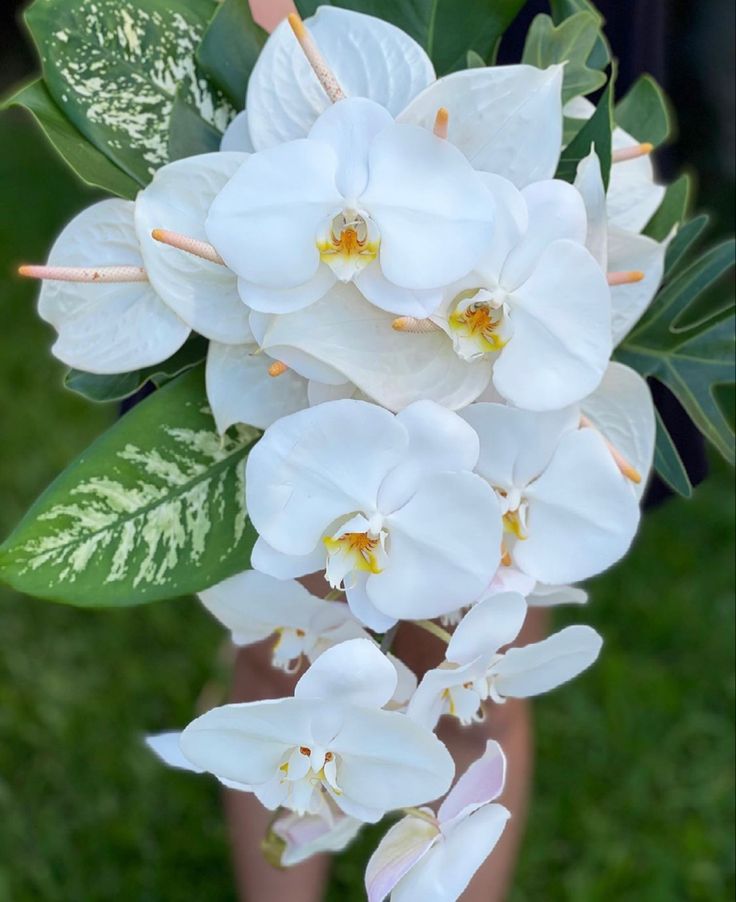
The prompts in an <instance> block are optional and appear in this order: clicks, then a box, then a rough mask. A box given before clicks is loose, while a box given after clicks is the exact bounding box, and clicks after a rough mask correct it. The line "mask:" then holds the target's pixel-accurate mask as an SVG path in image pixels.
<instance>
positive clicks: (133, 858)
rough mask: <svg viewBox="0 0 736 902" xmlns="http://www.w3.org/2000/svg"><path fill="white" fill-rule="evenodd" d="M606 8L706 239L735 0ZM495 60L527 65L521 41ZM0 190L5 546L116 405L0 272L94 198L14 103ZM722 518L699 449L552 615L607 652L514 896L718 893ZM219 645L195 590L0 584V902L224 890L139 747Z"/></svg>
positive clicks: (544, 762)
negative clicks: (65, 357)
mask: <svg viewBox="0 0 736 902" xmlns="http://www.w3.org/2000/svg"><path fill="white" fill-rule="evenodd" d="M172 2H173V0H172ZM23 5H24V4H22V3H15V2H12V0H4V2H3V3H2V6H1V8H0V50H1V53H2V57H1V65H0V73H1V75H0V90H2V92H3V93H7V91H8V89H9V88H10V87H11V86H12V85H13V84H15V83H16V82H17V81H19V80H21V79H23V78H25V77H27V76H28V75H29V74H31V73H32V72H33V71H34V68H35V65H36V64H35V60H34V58H33V55H32V53H31V51H30V49H29V47H28V44H27V40H26V37H25V35H24V34H23V32H22V29H20V28H18V26H17V21H18V14H19V11H20V8H21V7H22V6H23ZM599 5H600V4H599ZM608 6H609V7H610V9H607V10H606V12H607V14H608V17H609V24H610V37H611V41H612V44H613V49H614V52H615V53H616V54H617V55H621V56H623V66H622V79H623V81H624V84H625V83H626V82H628V83H630V82H631V80H632V79H633V77H635V76H636V74H638V73H639V72H641V71H644V70H648V71H652V72H653V73H654V74H655V75H656V76H658V77H659V78H660V80H662V81H663V82H664V84H665V87H666V88H667V89H668V90H669V92H670V94H671V95H672V97H673V99H674V103H675V107H676V108H677V110H678V115H679V122H680V131H679V138H678V140H677V142H676V144H675V145H674V146H673V147H672V148H670V149H669V150H668V151H666V153H665V155H664V157H663V158H662V159H661V160H660V166H661V168H662V169H663V170H666V174H667V175H668V176H672V175H673V174H676V173H677V172H678V171H680V170H681V169H682V168H683V166H687V167H693V168H694V169H696V170H697V171H698V173H699V176H700V191H699V203H700V205H701V206H703V207H705V208H707V209H709V210H710V211H711V212H712V213H713V214H714V219H715V229H714V234H715V233H717V232H724V231H729V230H731V229H732V228H733V187H734V168H733V165H734V163H733V161H734V109H733V106H734V100H733V85H734V57H733V34H734V4H733V2H732V0H700V2H699V3H697V4H693V3H690V2H684V0H682V2H680V0H671V2H654V0H641V2H639V0H629V2H626V3H620V2H619V3H618V4H614V3H610V4H608ZM532 12H533V10H532V9H531V8H530V9H529V10H528V11H526V12H525V13H524V15H523V19H522V21H521V22H520V23H519V24H518V25H517V28H516V31H517V32H522V31H523V29H524V26H525V24H526V23H528V21H529V18H530V16H531V13H532ZM504 53H505V56H506V58H507V61H508V60H509V59H510V60H512V61H513V60H514V59H518V48H517V49H516V56H514V38H513V36H512V37H511V38H510V39H509V41H508V43H507V45H506V47H505V50H504ZM0 185H1V186H2V194H1V195H0V196H1V198H2V202H1V204H0V211H1V213H0V318H1V319H0V322H2V327H1V328H0V537H2V538H4V537H5V536H6V535H7V534H8V532H9V531H10V530H11V528H12V527H13V526H14V525H15V524H16V523H17V521H18V520H19V518H20V517H21V515H22V514H23V513H24V511H25V510H26V508H27V507H28V506H29V505H30V503H31V502H32V501H33V500H34V498H35V497H36V496H37V495H38V494H39V493H40V491H41V490H42V489H43V488H44V487H45V486H46V485H47V483H49V482H50V481H51V479H52V478H53V477H54V476H55V475H56V474H57V473H58V472H59V471H60V470H61V469H63V468H64V467H65V466H66V465H67V464H68V463H69V462H70V461H71V460H72V458H73V457H75V456H76V455H77V454H78V453H79V452H81V451H82V450H83V449H84V448H85V447H86V445H87V444H88V443H89V442H90V441H91V440H92V439H93V438H95V436H97V435H98V434H99V433H100V432H101V431H102V430H103V429H104V428H105V427H106V426H107V425H108V424H109V423H110V422H111V421H112V420H113V419H114V417H115V416H116V414H117V411H116V410H115V409H113V408H111V407H109V406H108V407H104V406H94V405H92V404H90V403H88V402H85V401H83V400H82V399H81V398H79V397H77V396H75V395H73V394H70V393H69V392H66V391H64V390H63V389H62V385H61V380H62V376H63V367H62V366H61V365H60V364H58V363H57V362H55V361H54V360H53V359H52V358H51V356H50V355H49V353H48V349H49V347H50V344H51V342H52V333H51V330H50V329H49V328H48V327H47V326H45V324H43V323H42V322H41V321H40V320H39V319H38V317H37V315H36V313H35V309H34V296H35V289H34V286H33V285H29V284H27V283H26V284H24V283H21V282H20V281H19V280H18V279H16V278H15V276H14V275H13V273H14V269H15V267H16V266H17V264H18V263H20V262H27V261H42V260H43V259H45V256H46V253H47V251H48V248H49V246H50V244H51V242H52V240H53V238H54V236H55V235H56V234H57V233H58V231H59V230H60V228H61V226H62V225H63V224H64V223H65V222H66V221H67V220H68V219H69V218H70V217H71V216H72V215H73V214H74V213H75V212H77V211H78V210H79V209H80V208H82V207H84V206H87V205H88V204H89V203H91V202H92V201H93V200H94V199H95V195H94V194H93V193H92V192H90V191H89V190H86V189H83V188H82V186H80V184H79V183H78V182H76V181H75V179H74V177H73V176H72V175H70V174H69V172H68V171H67V170H66V169H65V168H64V166H63V164H61V163H60V162H59V161H58V160H57V159H56V158H55V156H54V155H53V153H52V152H51V151H50V150H49V149H48V148H47V146H46V145H45V143H44V140H43V139H42V137H41V134H40V132H39V131H37V130H36V128H35V127H34V126H33V124H32V123H31V122H30V121H29V119H28V118H27V117H25V116H24V115H23V114H21V113H17V112H3V113H2V114H1V115H0ZM696 456H697V455H696ZM698 466H699V465H698ZM733 510H734V491H733V478H732V472H731V471H729V470H728V469H727V468H726V467H725V465H723V464H722V462H721V461H720V460H718V459H716V458H715V457H713V456H711V457H710V466H709V474H708V476H707V478H706V480H705V482H704V483H703V484H702V485H701V486H700V487H699V488H698V489H697V491H696V493H695V497H694V499H693V500H691V501H684V500H682V499H679V498H678V499H672V500H669V501H667V502H666V503H664V505H660V506H658V507H657V508H656V509H654V510H652V511H650V512H648V513H647V514H646V516H645V518H644V521H643V525H642V528H641V533H640V535H639V538H638V541H637V542H636V544H635V546H634V550H633V552H632V553H631V554H630V555H629V557H627V558H626V560H625V561H624V562H623V563H622V564H621V565H619V566H618V567H616V568H615V569H614V570H613V571H611V572H610V573H608V574H606V575H605V576H603V577H602V578H599V579H596V580H594V581H592V582H591V584H590V585H589V586H588V588H589V589H590V591H591V595H592V600H591V603H590V605H589V607H588V608H587V610H583V611H582V612H581V611H579V610H577V611H574V612H570V613H568V612H561V613H560V615H559V616H558V621H559V624H560V625H564V624H565V623H567V622H571V621H572V620H574V619H581V618H582V619H583V620H585V621H587V622H590V623H591V624H592V625H593V626H595V627H596V628H597V629H599V630H600V631H601V632H602V633H603V635H604V637H605V640H606V644H605V647H604V652H603V655H602V658H601V660H600V661H599V663H598V664H597V666H596V667H594V668H593V669H592V670H591V671H589V672H588V673H586V674H585V675H584V676H583V677H582V678H580V679H578V680H577V681H576V682H575V683H574V684H572V685H570V686H568V687H565V688H564V689H563V690H561V691H559V692H557V693H553V694H552V695H550V696H548V697H545V698H543V699H541V700H540V701H539V702H538V703H537V704H536V730H537V742H538V765H537V773H536V785H535V794H534V802H533V806H532V812H531V818H530V826H529V831H528V834H527V837H526V841H525V844H524V848H523V850H522V857H521V861H520V867H519V873H518V878H517V882H516V887H515V890H514V892H513V893H512V896H511V899H512V902H526V900H535V902H537V900H545V902H546V900H553V902H554V900H575V902H595V900H613V899H619V898H624V899H635V900H638V902H642V900H643V902H660V900H662V902H668V900H708V902H713V900H730V899H732V898H733V896H734V851H733V842H732V828H731V825H732V822H733V788H734V786H733V755H734V748H733V731H732V712H733V702H734V677H733V670H734V668H733V653H734V648H733V608H734V606H733V575H734V574H733V569H734V561H733ZM222 642H223V636H222V633H221V631H220V629H219V628H218V627H217V626H216V625H215V624H214V623H213V621H212V620H211V619H210V618H209V617H208V616H207V615H206V614H205V613H204V611H203V610H202V609H201V608H200V607H199V606H198V605H197V603H196V602H195V601H193V600H191V599H182V600H178V601H172V602H164V603H159V604H154V605H151V606H148V607H144V608H140V609H136V608H133V609H128V610H118V611H105V612H99V613H95V612H91V611H77V610H73V609H68V608H64V607H60V606H55V605H52V604H48V603H44V602H40V601H36V600H34V599H31V598H24V597H20V596H18V595H17V594H15V593H13V592H10V591H8V590H5V589H2V588H0V902H6V900H7V902H26V900H42V902H47V900H48V902H51V900H64V902H66V900H75V902H76V900H84V902H97V900H110V899H113V898H116V899H130V900H141V902H143V900H152V902H159V900H166V902H177V900H189V899H195V898H207V899H218V900H232V899H234V893H233V885H232V880H231V875H230V865H229V859H228V855H229V851H228V847H227V840H226V835H225V830H224V824H223V821H222V817H221V811H220V806H219V800H218V790H217V787H216V785H215V783H214V781H212V780H208V779H205V778H195V777H193V776H188V775H185V774H180V773H175V772H172V771H169V770H166V769H164V768H162V767H161V766H159V765H158V764H157V763H156V762H155V761H154V760H153V759H152V758H151V756H150V755H149V754H147V752H146V751H145V750H144V749H143V747H142V745H141V737H142V735H143V734H144V733H146V732H155V731H157V730H161V729H165V728H173V727H177V726H182V725H184V724H186V723H187V722H188V721H189V720H190V719H191V717H192V716H193V714H194V713H195V710H194V709H195V700H197V699H198V697H200V696H201V694H202V692H203V691H204V692H206V693H207V696H208V698H211V699H212V700H213V701H214V702H217V701H218V698H217V697H216V696H217V693H218V692H219V691H223V692H224V691H225V683H226V679H227V669H226V664H225V662H224V659H223V651H222ZM378 832H380V831H378ZM376 839H377V831H375V830H373V831H367V832H366V834H365V837H364V838H363V840H362V841H361V842H360V843H359V844H358V845H357V846H354V847H352V848H351V849H350V850H349V851H348V852H347V853H345V854H344V855H342V856H341V857H340V858H338V859H337V860H336V862H335V866H334V877H333V882H332V887H331V891H330V896H329V899H330V902H338V900H341V902H344V900H353V899H355V900H358V899H360V898H362V888H361V887H362V874H363V868H364V864H365V861H366V859H367V856H368V855H369V854H370V851H371V848H372V846H373V845H374V844H375V841H376Z"/></svg>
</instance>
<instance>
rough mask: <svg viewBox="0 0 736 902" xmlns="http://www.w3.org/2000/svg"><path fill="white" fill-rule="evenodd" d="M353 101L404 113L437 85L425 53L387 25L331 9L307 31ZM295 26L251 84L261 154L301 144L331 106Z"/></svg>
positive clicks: (279, 37) (282, 31) (271, 46)
mask: <svg viewBox="0 0 736 902" xmlns="http://www.w3.org/2000/svg"><path fill="white" fill-rule="evenodd" d="M304 24H305V25H306V26H307V28H308V29H309V31H310V32H311V33H312V36H313V38H314V40H315V42H316V44H317V46H318V47H319V49H320V52H321V53H322V55H323V56H324V58H325V59H326V61H327V64H328V65H329V67H330V69H331V70H332V71H333V72H334V73H335V76H336V77H337V80H338V82H339V84H340V85H341V87H342V88H343V90H344V91H345V94H346V95H347V96H348V97H368V98H370V99H371V100H374V101H376V102H377V103H380V104H381V106H384V107H386V109H388V111H389V112H390V113H391V114H392V115H394V116H395V115H396V114H397V113H399V112H400V111H401V110H402V109H403V108H404V107H405V106H406V104H407V103H408V102H409V101H410V100H411V99H412V98H413V97H414V96H415V95H416V94H418V93H419V92H420V91H421V90H422V89H423V88H425V87H426V86H427V85H428V84H430V83H431V82H432V81H434V77H435V76H434V69H433V68H432V63H431V61H430V59H429V57H428V56H427V54H426V53H425V52H424V50H423V49H422V48H421V47H420V46H419V44H417V43H416V41H414V40H412V38H410V37H409V35H408V34H406V33H405V32H403V31H401V30H400V29H399V28H396V26H394V25H391V24H389V23H388V22H384V21H383V20H382V19H378V18H374V17H373V16H366V15H363V14H361V13H356V12H352V11H350V10H343V9H339V8H335V7H331V6H323V7H320V8H319V9H318V10H317V13H316V15H315V16H313V17H312V18H309V19H307V20H306V21H305V23H304ZM329 103H330V101H329V100H328V98H327V95H326V94H325V92H324V90H323V88H322V86H321V85H320V84H319V82H318V81H317V78H316V76H315V74H314V72H313V71H312V68H311V66H310V65H309V63H308V62H307V60H306V58H305V56H304V53H303V52H302V50H301V48H300V47H299V45H298V44H297V41H296V38H295V37H294V34H293V32H292V30H291V27H290V26H289V24H288V23H287V22H282V23H281V24H280V25H279V26H278V28H276V29H275V31H274V32H273V34H272V35H271V37H270V38H269V39H268V41H267V42H266V45H265V47H264V48H263V50H262V51H261V54H260V56H259V57H258V62H257V63H256V65H255V67H254V69H253V72H252V73H251V77H250V81H249V82H248V98H247V107H248V113H249V117H250V124H251V131H252V134H253V140H254V142H255V144H256V146H257V147H258V149H259V150H261V149H263V148H265V147H271V146H273V145H275V144H280V143H281V142H282V141H289V140H291V139H293V138H300V137H303V136H304V135H306V134H307V132H308V131H309V129H310V127H311V125H312V123H313V122H314V121H315V120H316V119H317V117H318V116H319V115H320V114H321V113H323V112H324V111H325V110H326V109H327V108H328V106H329Z"/></svg>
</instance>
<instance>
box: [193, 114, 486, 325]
mask: <svg viewBox="0 0 736 902" xmlns="http://www.w3.org/2000/svg"><path fill="white" fill-rule="evenodd" d="M492 221H493V204H492V202H491V201H490V199H489V197H488V194H487V192H486V191H485V189H484V186H483V183H482V181H481V179H480V177H479V176H478V175H477V173H475V172H474V171H473V169H472V167H471V166H470V164H469V163H468V162H467V160H465V158H464V157H463V155H462V154H461V153H460V152H459V151H458V150H457V149H456V148H454V147H453V146H452V145H450V144H449V142H447V141H443V140H442V139H440V138H438V137H437V136H435V135H434V134H433V133H432V132H431V131H428V130H426V129H423V128H419V127H418V126H414V125H396V124H395V123H394V120H393V119H392V117H391V115H390V114H389V113H388V112H387V111H386V110H385V109H384V108H383V107H381V106H379V105H378V104H376V103H374V102H373V101H371V100H366V99H362V98H347V99H345V100H342V101H340V102H338V103H335V104H333V105H332V106H330V107H329V108H328V109H327V110H326V112H324V113H323V114H322V115H321V116H320V118H319V119H318V120H317V121H316V122H315V124H314V125H313V126H312V129H311V131H310V133H309V136H308V137H307V138H302V139H299V140H296V141H290V142H288V143H286V144H280V145H277V146H275V147H271V148H268V149H267V150H264V151H261V152H259V153H255V154H251V155H250V156H248V157H247V158H246V159H245V161H244V163H243V164H242V165H241V167H240V168H239V169H238V171H237V172H236V173H235V175H234V176H233V177H232V179H231V180H230V181H229V182H228V184H227V185H226V186H225V187H224V188H223V190H222V191H221V192H220V193H219V194H218V195H217V197H216V198H215V200H214V203H213V204H212V206H211V208H210V211H209V216H208V218H207V223H206V229H207V234H208V237H209V240H210V241H211V242H212V244H213V245H214V247H215V248H216V250H217V252H218V253H219V254H220V256H221V257H222V258H223V260H224V261H225V263H226V264H227V265H228V267H229V268H230V269H231V270H233V271H234V272H235V273H237V275H238V276H239V288H240V293H241V296H242V298H243V299H244V301H245V302H246V303H247V304H248V305H249V306H250V307H252V308H253V309H255V310H261V311H264V312H266V313H270V312H272V313H286V312H288V311H290V310H297V309H300V308H302V307H306V306H308V305H309V304H312V303H314V302H315V301H316V300H319V298H321V297H322V296H324V294H325V293H326V292H327V291H328V290H329V288H330V287H331V286H332V285H333V284H334V283H335V282H336V281H343V282H349V281H353V282H354V283H355V284H356V285H357V286H358V287H359V288H360V290H361V291H362V293H363V294H364V295H365V296H366V297H367V298H368V300H369V301H370V302H371V303H373V304H375V305H376V306H378V307H381V308H383V309H386V310H390V311H391V312H395V313H400V314H407V315H412V316H416V315H419V316H423V315H427V314H428V313H430V312H432V310H433V309H434V308H435V307H436V306H437V304H438V303H439V300H440V295H439V290H440V289H441V288H443V287H444V286H445V285H448V284H449V283H450V282H453V281H455V280H456V279H459V278H462V276H464V275H466V274H467V273H468V272H469V271H470V270H471V269H472V268H473V266H474V265H475V263H476V261H477V259H478V258H479V256H480V254H481V252H482V250H483V248H484V247H485V246H486V245H487V243H488V241H489V240H490V238H491V235H492Z"/></svg>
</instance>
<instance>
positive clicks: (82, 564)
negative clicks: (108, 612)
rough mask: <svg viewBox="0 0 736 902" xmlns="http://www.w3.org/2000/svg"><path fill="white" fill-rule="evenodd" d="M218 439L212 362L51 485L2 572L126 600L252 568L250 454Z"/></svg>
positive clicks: (42, 590) (241, 445)
mask: <svg viewBox="0 0 736 902" xmlns="http://www.w3.org/2000/svg"><path fill="white" fill-rule="evenodd" d="M258 435H259V433H258V432H257V430H255V429H252V428H250V427H240V428H239V429H238V430H237V431H235V432H233V433H231V434H228V435H226V436H224V437H222V438H221V437H220V436H219V435H218V434H217V432H216V430H215V425H214V421H213V419H212V415H211V413H210V411H209V408H208V406H207V398H206V394H205V388H204V372H203V367H201V366H200V367H197V368H196V369H195V370H191V371H190V372H188V373H185V374H184V375H183V376H180V377H179V378H178V379H176V380H175V381H173V382H171V383H169V385H167V386H165V387H164V388H162V389H161V390H160V391H157V392H155V393H154V394H153V395H151V397H150V398H148V399H147V400H145V401H143V402H142V403H141V404H140V405H138V406H137V407H135V408H134V409H133V410H132V411H131V412H130V413H128V414H126V415H125V416H124V417H123V418H122V419H121V420H119V421H118V422H117V423H116V424H115V425H114V426H113V427H112V429H110V430H109V432H107V433H106V434H105V435H103V436H102V437H101V438H100V439H98V440H97V441H96V442H95V443H94V444H93V445H92V446H91V447H90V448H89V449H88V450H87V451H85V452H84V453H83V454H82V456H81V457H79V458H78V459H77V460H76V461H75V462H74V463H73V464H71V466H70V467H69V468H68V469H67V470H65V471H64V473H62V474H61V476H59V477H58V479H57V480H56V481H55V482H54V483H52V485H51V486H50V487H49V488H48V489H47V490H46V492H45V493H44V494H43V495H42V496H41V498H40V499H39V500H38V501H37V502H36V503H35V504H34V505H33V507H32V508H31V510H30V511H29V512H28V514H27V515H26V516H25V518H24V519H23V521H22V522H21V524H20V526H18V528H17V529H16V530H15V532H14V533H13V534H12V535H11V536H10V538H8V539H7V541H6V542H5V543H4V544H3V545H2V547H0V579H3V580H4V581H5V582H7V583H9V584H10V585H11V586H13V587H14V588H15V589H17V590H19V591H21V592H25V593H27V594H29V595H36V596H38V597H40V598H47V599H50V600H53V601H59V602H63V603H66V604H73V605H80V606H83V607H116V606H125V605H133V604H142V603H144V602H150V601H156V600H158V599H162V598H171V597H175V596H178V595H183V594H188V593H191V592H197V591H200V590H201V589H204V588H206V587H207V586H211V585H213V584H214V583H216V582H219V581H220V580H222V579H224V578H226V577H227V576H231V575H232V574H234V573H236V572H238V571H239V570H243V569H245V568H247V567H248V564H249V561H250V552H251V548H252V547H253V543H254V541H255V538H256V534H255V531H254V530H253V528H252V526H251V525H250V522H249V520H248V518H247V515H246V511H245V486H244V479H245V477H244V473H245V458H246V456H247V454H248V451H249V449H250V447H251V445H252V444H253V442H254V441H255V440H256V439H257V437H258Z"/></svg>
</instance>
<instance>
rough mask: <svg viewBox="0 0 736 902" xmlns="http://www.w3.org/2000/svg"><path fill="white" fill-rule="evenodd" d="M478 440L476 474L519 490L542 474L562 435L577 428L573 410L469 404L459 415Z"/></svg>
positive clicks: (495, 484)
mask: <svg viewBox="0 0 736 902" xmlns="http://www.w3.org/2000/svg"><path fill="white" fill-rule="evenodd" d="M460 415H461V416H462V417H463V419H465V420H467V421H468V423H470V425H471V426H472V427H473V428H474V429H475V431H476V432H477V433H478V436H479V437H480V457H479V459H478V467H477V471H478V473H480V475H481V476H483V477H484V478H485V479H487V480H488V481H489V482H490V483H491V485H493V486H496V487H498V488H501V489H504V490H508V489H511V488H514V487H517V488H522V487H523V486H525V485H527V483H529V482H531V480H532V479H535V478H536V477H537V476H539V475H540V473H542V472H543V470H544V469H545V467H546V466H547V465H548V464H549V462H550V460H551V459H552V455H553V454H554V453H555V450H556V448H557V445H558V443H559V441H560V438H561V436H562V435H563V434H564V433H565V432H567V431H569V430H571V429H577V426H578V422H579V420H580V413H579V411H578V410H577V409H576V408H572V407H570V408H567V409H565V410H557V411H547V412H544V413H531V412H530V411H526V410H518V409H516V408H514V407H506V406H504V405H501V404H487V403H483V404H472V405H471V406H470V407H468V408H467V409H466V410H463V411H462V413H461V414H460Z"/></svg>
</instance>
